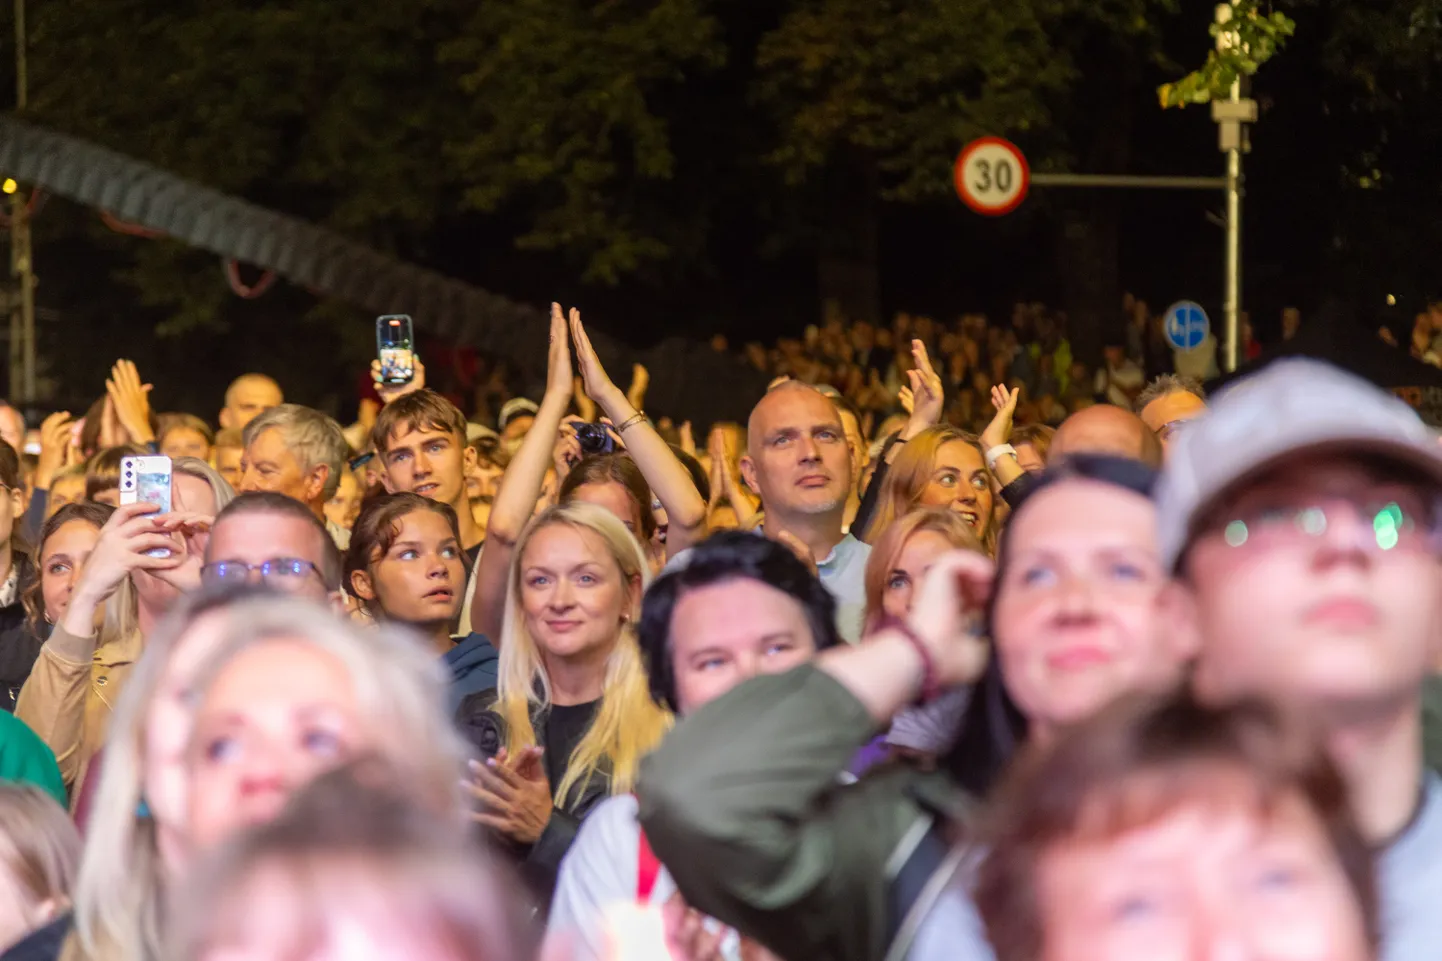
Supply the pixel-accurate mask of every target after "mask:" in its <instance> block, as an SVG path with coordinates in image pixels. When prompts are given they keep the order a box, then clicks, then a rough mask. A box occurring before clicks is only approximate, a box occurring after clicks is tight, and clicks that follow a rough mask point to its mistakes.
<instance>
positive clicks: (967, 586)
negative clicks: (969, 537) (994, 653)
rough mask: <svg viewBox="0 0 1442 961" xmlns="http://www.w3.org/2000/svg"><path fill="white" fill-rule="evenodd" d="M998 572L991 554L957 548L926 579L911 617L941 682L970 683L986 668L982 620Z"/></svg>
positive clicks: (985, 647) (912, 627)
mask: <svg viewBox="0 0 1442 961" xmlns="http://www.w3.org/2000/svg"><path fill="white" fill-rule="evenodd" d="M995 577H996V568H995V566H994V565H993V564H992V561H991V560H990V558H988V557H986V556H985V555H983V554H979V553H976V552H975V551H967V550H958V551H953V552H952V553H950V554H944V555H942V556H941V557H939V558H937V560H936V562H935V563H934V564H932V566H931V569H930V570H928V571H927V572H926V575H925V576H924V577H923V578H922V581H921V586H920V587H919V589H918V591H917V594H916V601H915V603H914V604H913V606H912V608H911V613H910V614H909V615H908V616H907V622H908V624H909V625H910V627H911V630H912V631H913V632H914V633H915V634H916V636H917V637H919V638H920V639H921V640H922V641H923V642H924V643H925V644H926V645H927V647H928V649H929V650H930V652H931V656H932V660H933V661H934V662H935V664H936V673H937V681H938V682H940V684H941V685H942V686H943V687H955V686H957V685H959V684H972V683H974V682H975V681H976V680H977V679H978V678H980V677H981V672H982V671H983V670H984V669H985V667H986V660H987V657H988V647H987V643H986V639H985V638H984V637H983V636H982V622H983V620H984V618H985V614H986V604H987V600H988V598H989V597H990V596H991V591H992V584H993V581H994V579H995Z"/></svg>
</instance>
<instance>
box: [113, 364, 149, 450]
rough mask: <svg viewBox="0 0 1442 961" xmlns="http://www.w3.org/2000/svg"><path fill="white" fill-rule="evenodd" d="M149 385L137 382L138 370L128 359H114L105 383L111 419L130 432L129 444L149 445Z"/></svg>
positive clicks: (138, 379)
mask: <svg viewBox="0 0 1442 961" xmlns="http://www.w3.org/2000/svg"><path fill="white" fill-rule="evenodd" d="M150 388H151V385H150V384H142V383H141V382H140V371H138V370H137V369H136V367H135V364H134V363H133V362H132V361H128V360H117V361H116V362H115V366H114V367H112V368H110V379H109V380H107V381H106V382H105V394H106V397H107V398H108V399H109V401H110V407H111V409H112V410H113V412H114V416H115V420H116V422H118V423H119V424H120V426H121V427H123V428H125V432H126V433H127V434H129V435H130V440H131V442H132V443H136V444H149V443H151V442H152V441H154V440H155V431H153V430H151V429H150Z"/></svg>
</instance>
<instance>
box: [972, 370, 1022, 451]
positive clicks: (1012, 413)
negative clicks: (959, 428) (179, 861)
mask: <svg viewBox="0 0 1442 961" xmlns="http://www.w3.org/2000/svg"><path fill="white" fill-rule="evenodd" d="M1020 397H1021V388H1020V387H1015V388H1012V389H1011V390H1008V389H1007V387H1006V385H1005V384H997V385H996V386H994V387H992V389H991V405H992V406H993V407H995V408H996V416H995V417H993V418H992V419H991V423H990V424H987V425H986V430H984V431H982V432H981V448H982V450H984V451H987V450H991V449H992V448H993V447H999V446H1001V445H1002V444H1005V443H1006V441H1007V438H1008V437H1010V436H1011V427H1012V420H1013V419H1014V418H1015V417H1016V402H1017V400H1018V399H1019V398H1020Z"/></svg>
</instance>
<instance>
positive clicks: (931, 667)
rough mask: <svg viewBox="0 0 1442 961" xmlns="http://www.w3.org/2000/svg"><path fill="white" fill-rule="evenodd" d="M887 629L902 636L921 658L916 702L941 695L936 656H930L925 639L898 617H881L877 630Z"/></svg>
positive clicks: (925, 701) (928, 700)
mask: <svg viewBox="0 0 1442 961" xmlns="http://www.w3.org/2000/svg"><path fill="white" fill-rule="evenodd" d="M887 629H891V630H893V631H895V632H896V633H898V634H900V635H901V636H902V637H904V638H905V639H906V641H907V643H909V644H910V645H911V646H912V648H913V649H914V650H915V651H916V653H917V656H919V657H920V658H921V692H920V694H919V695H918V696H917V703H918V704H926V703H928V702H930V701H934V700H936V698H938V697H940V696H941V682H940V680H939V679H938V678H937V673H936V658H934V657H932V655H931V649H930V648H929V647H927V646H926V642H925V641H923V640H922V639H921V638H920V637H918V636H917V634H916V632H915V631H913V630H912V629H911V626H910V625H909V624H907V623H906V622H905V621H903V620H902V619H901V618H899V617H886V618H883V619H882V621H881V623H880V624H879V625H877V628H876V630H877V631H878V632H879V631H884V630H887Z"/></svg>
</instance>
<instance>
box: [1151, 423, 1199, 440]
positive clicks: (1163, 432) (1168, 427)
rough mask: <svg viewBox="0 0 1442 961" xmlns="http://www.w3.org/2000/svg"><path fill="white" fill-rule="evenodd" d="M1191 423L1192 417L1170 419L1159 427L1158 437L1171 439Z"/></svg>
mask: <svg viewBox="0 0 1442 961" xmlns="http://www.w3.org/2000/svg"><path fill="white" fill-rule="evenodd" d="M1190 423H1191V418H1187V419H1186V420H1169V421H1167V422H1166V423H1165V424H1163V425H1162V426H1160V427H1158V428H1157V437H1158V439H1160V440H1170V439H1171V437H1172V435H1173V434H1175V433H1176V432H1177V431H1179V430H1182V429H1184V428H1185V427H1186V426H1187V425H1188V424H1190Z"/></svg>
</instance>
